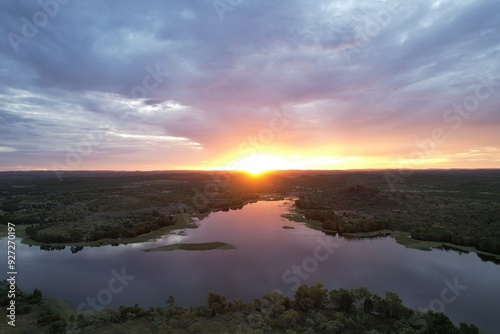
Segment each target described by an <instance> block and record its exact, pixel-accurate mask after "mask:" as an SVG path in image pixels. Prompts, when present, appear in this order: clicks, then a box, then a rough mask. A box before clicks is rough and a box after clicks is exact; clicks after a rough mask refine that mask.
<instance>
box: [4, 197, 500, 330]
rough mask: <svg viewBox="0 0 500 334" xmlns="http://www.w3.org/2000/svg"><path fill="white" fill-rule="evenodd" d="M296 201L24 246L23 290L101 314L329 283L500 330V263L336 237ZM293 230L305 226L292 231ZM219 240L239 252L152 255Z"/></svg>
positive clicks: (290, 291) (387, 240)
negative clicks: (183, 224)
mask: <svg viewBox="0 0 500 334" xmlns="http://www.w3.org/2000/svg"><path fill="white" fill-rule="evenodd" d="M289 204H290V203H289V202H285V201H279V202H258V203H254V204H250V205H247V206H245V207H244V208H243V209H242V210H238V211H230V212H218V213H213V214H211V215H210V216H209V217H208V218H205V219H204V220H202V221H201V222H200V227H199V228H197V229H188V230H186V235H169V236H166V237H163V238H161V239H159V240H157V241H154V242H148V243H142V244H131V245H121V246H118V247H113V246H105V247H86V248H84V249H83V250H82V251H80V252H78V253H75V254H73V253H71V251H70V249H69V247H67V248H66V249H64V250H59V251H42V250H40V248H39V247H29V246H25V245H22V244H20V242H19V240H18V242H17V260H18V261H17V263H18V277H17V279H18V286H19V287H20V288H21V289H25V290H28V291H31V290H33V289H34V288H38V289H40V290H42V292H43V293H44V295H46V296H50V297H54V298H58V299H62V300H65V301H67V302H68V303H70V304H71V305H72V306H73V307H74V308H75V309H76V308H78V307H79V306H80V307H81V308H82V309H85V310H89V309H91V308H92V307H91V306H88V305H89V304H88V298H94V299H96V301H95V304H94V305H97V306H98V307H99V306H103V305H104V306H107V307H110V306H119V305H133V304H135V303H139V304H140V305H141V306H144V307H149V306H163V305H165V301H166V300H167V298H168V295H170V294H172V295H174V296H175V300H176V305H204V304H205V303H206V298H207V295H208V292H209V291H210V290H213V291H217V292H219V293H221V294H223V295H225V296H226V297H228V299H234V298H242V299H243V300H244V301H246V302H251V301H252V300H253V299H254V298H256V297H260V296H262V295H263V294H264V293H266V292H269V291H272V290H281V291H282V292H283V293H285V294H287V295H290V296H293V292H294V290H293V289H294V287H295V286H296V284H297V283H299V282H300V283H307V284H315V283H317V282H321V283H323V285H324V286H325V287H326V288H328V289H338V288H346V289H350V288H355V287H359V286H365V287H367V288H368V289H370V290H371V291H372V292H373V293H376V294H379V295H381V296H383V295H384V294H385V292H386V291H394V292H396V293H397V294H399V296H400V297H401V299H402V300H403V301H404V303H405V305H407V306H409V307H412V308H414V309H419V308H429V307H430V305H431V303H434V307H436V308H439V307H440V306H443V305H444V307H445V309H444V313H446V314H447V315H448V316H449V317H450V318H451V319H452V320H453V321H454V322H455V323H458V322H460V321H465V322H472V323H475V324H477V325H478V326H479V327H480V328H481V329H483V330H486V331H488V332H490V333H496V332H498V331H499V330H500V317H498V310H500V298H499V297H500V284H499V283H500V266H499V265H495V264H493V263H491V262H483V261H481V260H480V259H479V258H478V257H477V256H476V255H475V254H459V253H457V252H453V251H443V250H433V251H430V252H423V251H418V250H412V249H406V248H404V247H403V246H401V245H398V244H397V243H396V242H395V241H394V240H393V239H391V238H378V239H370V240H367V239H363V240H356V241H352V240H347V239H344V238H339V237H332V236H326V235H324V234H323V233H321V232H318V231H315V230H311V229H309V228H307V227H305V226H304V225H303V224H302V223H294V222H290V221H287V220H286V219H284V218H282V217H281V216H280V215H281V214H282V213H286V212H287V210H288V207H289ZM284 225H288V226H293V227H295V229H293V230H288V229H283V228H282V227H283V226H284ZM209 241H223V242H228V243H231V244H234V245H236V246H237V249H235V250H211V251H199V252H196V251H173V252H143V251H142V250H143V249H146V248H151V247H157V246H162V245H167V244H171V243H178V242H209ZM325 245H327V246H326V248H325ZM0 247H1V248H0V249H2V254H5V253H4V251H3V250H4V249H7V240H6V238H3V239H1V240H0ZM113 270H115V273H114V274H113ZM123 271H124V273H125V274H126V275H128V279H127V277H125V278H124V279H122V281H123V282H124V283H120V281H119V280H116V279H114V277H116V275H117V273H122V272H123ZM2 276H3V277H5V274H2ZM132 276H133V277H134V278H133V279H132ZM445 280H447V281H448V282H450V283H451V284H453V283H454V281H455V280H456V281H457V283H458V284H459V285H460V286H463V287H462V288H461V290H459V291H458V293H459V294H460V295H459V296H455V295H454V294H453V292H452V291H451V290H450V291H447V292H446V293H445V295H444V296H445V299H447V298H448V299H447V300H448V301H449V300H451V299H453V300H454V301H453V302H450V303H448V304H445V303H443V302H438V301H437V300H439V299H441V294H442V291H443V289H445V288H447V285H446V283H445ZM110 282H111V283H112V284H111V286H110ZM124 285H126V286H124ZM464 286H466V288H464ZM111 291H113V292H111ZM84 305H85V306H84Z"/></svg>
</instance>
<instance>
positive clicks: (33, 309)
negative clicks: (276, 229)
mask: <svg viewBox="0 0 500 334" xmlns="http://www.w3.org/2000/svg"><path fill="white" fill-rule="evenodd" d="M8 289H9V287H8V283H7V282H6V281H2V282H0V295H1V296H7V291H8ZM165 302H166V304H167V306H166V307H151V308H149V309H144V308H142V307H140V306H139V305H137V304H135V305H134V306H120V307H119V308H118V309H104V310H100V311H97V312H95V313H90V312H81V313H75V312H73V311H72V310H71V309H70V308H69V307H68V306H67V305H65V304H63V303H61V302H58V301H54V300H51V299H46V298H44V297H43V296H42V291H39V290H37V289H35V290H34V292H33V293H32V294H31V293H26V292H23V291H21V290H18V291H17V298H16V307H17V318H16V326H15V327H11V326H9V325H8V324H7V323H6V321H2V322H1V323H0V332H1V333H41V334H60V333H75V334H84V333H92V334H107V333H158V334H160V333H172V334H184V333H185V334H191V333H198V334H213V333H254V334H261V333H283V334H294V333H297V334H298V333H304V334H313V333H346V334H350V333H353V334H355V333H370V334H378V333H406V334H417V333H439V334H478V333H479V329H478V328H477V327H476V326H475V325H473V324H466V323H460V325H459V326H458V327H457V326H455V325H454V324H453V323H452V322H451V321H450V320H449V319H448V317H446V315H444V314H443V313H436V312H434V311H428V312H426V313H420V312H417V311H414V310H412V309H410V308H408V307H405V306H404V305H403V303H402V301H401V299H400V298H399V297H398V295H397V294H395V293H392V292H387V293H386V294H385V296H384V297H380V296H378V295H374V294H372V293H371V292H370V291H368V290H367V289H366V288H357V289H353V290H350V291H348V290H344V289H339V290H331V291H328V290H327V289H325V288H323V286H322V285H321V284H316V285H313V286H307V285H302V286H300V287H299V288H298V289H297V290H296V292H295V295H294V298H293V299H290V298H289V297H287V296H285V295H282V294H280V293H278V292H269V293H266V294H265V295H263V296H262V297H260V298H256V299H255V300H254V301H253V302H252V303H244V302H243V301H242V300H239V299H236V300H232V301H228V300H227V298H226V297H224V296H223V295H220V294H218V293H216V292H209V294H208V297H207V306H198V307H177V306H176V305H175V296H172V295H170V296H165ZM7 303H8V299H7V298H6V297H2V298H0V306H1V307H2V310H3V313H4V315H5V313H6V309H7V308H6V306H7ZM4 318H5V316H4Z"/></svg>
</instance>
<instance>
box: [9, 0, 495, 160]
mask: <svg viewBox="0 0 500 334" xmlns="http://www.w3.org/2000/svg"><path fill="white" fill-rule="evenodd" d="M43 3H47V4H51V6H52V7H50V6H49V7H50V8H51V9H49V11H50V10H52V12H51V13H52V14H54V15H52V16H51V15H46V18H47V20H46V24H43V25H42V26H40V22H41V21H37V20H36V19H37V18H38V19H40V18H42V16H40V15H42V14H43V13H44V12H43V9H42V7H41V6H40V4H39V3H38V2H26V3H25V2H15V1H6V2H2V3H1V4H0V22H2V24H1V26H0V35H1V36H4V38H2V39H0V50H1V53H0V120H1V123H0V131H1V132H0V133H1V135H0V139H1V143H2V145H5V147H10V148H12V149H13V150H14V151H11V152H9V153H8V154H9V158H8V159H6V158H4V156H6V154H2V158H3V159H2V161H0V169H12V168H17V167H16V166H32V167H33V168H50V167H51V164H52V162H53V161H61V163H63V161H64V160H65V157H66V155H67V154H68V147H69V148H72V147H73V148H74V147H77V146H78V145H79V144H80V143H81V142H82V141H85V140H87V139H86V138H88V136H89V135H91V134H92V133H93V132H95V131H101V132H103V133H106V134H107V135H106V136H105V137H106V140H105V141H103V143H102V144H100V145H99V147H97V146H96V147H94V148H93V154H89V155H88V156H86V157H85V159H83V160H84V161H83V162H82V164H81V165H80V166H79V167H80V168H100V167H101V166H102V168H107V165H105V164H108V163H109V162H110V161H115V163H114V166H115V167H116V166H118V167H117V168H120V166H121V167H122V169H127V167H128V166H130V168H134V166H135V165H134V164H137V161H138V157H139V158H140V159H139V160H140V163H139V164H137V166H139V165H140V166H157V167H158V168H166V169H168V168H180V167H183V166H188V165H189V166H193V165H196V163H197V162H200V161H216V160H217V159H221V157H226V156H230V155H231V154H233V155H234V154H237V153H238V146H239V145H241V144H242V143H244V142H245V141H246V140H247V139H248V137H249V136H256V135H257V134H258V133H259V131H261V130H262V129H263V128H265V127H267V126H268V124H269V121H270V120H271V119H272V117H273V110H275V109H283V108H289V109H294V108H295V109H297V110H299V109H300V111H299V116H298V117H297V118H296V119H294V121H293V122H291V124H289V125H288V126H287V127H286V129H285V130H283V131H281V132H280V133H276V135H275V136H274V139H273V142H272V143H269V145H267V146H268V149H272V148H274V147H288V148H289V149H288V150H284V151H286V152H289V153H287V154H290V155H293V150H294V149H296V150H298V151H301V150H303V149H304V148H307V147H321V150H322V152H319V150H318V152H314V153H311V154H312V155H313V156H314V157H316V158H317V159H319V160H317V161H323V160H321V159H322V158H321V157H329V156H331V157H338V156H339V155H340V154H342V155H343V156H346V157H351V156H355V157H357V156H360V155H363V156H377V157H386V158H387V159H388V160H389V161H398V159H399V158H398V157H399V156H400V155H402V154H405V152H406V153H410V152H407V150H408V149H409V147H410V146H411V145H412V144H413V143H414V142H415V141H416V140H422V139H423V138H426V137H428V136H429V134H430V133H432V131H433V129H434V128H436V127H443V128H446V129H448V127H449V124H447V123H446V122H444V121H443V114H444V113H445V112H446V110H447V109H448V108H450V107H452V106H453V104H455V103H462V101H463V100H464V98H465V97H466V96H468V95H470V94H473V93H474V90H475V87H476V86H477V85H478V82H479V78H484V77H491V76H492V74H494V73H499V70H500V64H499V63H498V56H499V53H500V47H499V45H500V36H498V34H497V33H496V32H497V27H498V26H499V24H500V14H499V13H500V3H498V2H495V1H489V2H488V1H468V0H463V1H441V2H438V1H431V0H428V1H419V2H416V3H407V2H401V1H399V2H398V1H370V2H365V3H360V2H355V1H347V2H346V1H331V0H330V1H326V0H325V1H315V2H305V1H298V0H297V1H284V0H278V1H273V2H267V1H244V2H242V3H241V4H239V5H238V6H233V7H234V8H232V10H231V11H227V12H225V13H224V17H223V18H224V19H223V20H221V19H220V18H219V16H218V14H217V11H216V10H215V8H214V6H213V3H212V2H211V1H208V2H202V1H196V0H192V1H183V2H179V1H160V0H154V1H148V2H147V3H140V4H139V3H138V2H137V1H120V2H117V1H109V2H100V1H91V0H88V1H83V2H82V1H70V2H68V3H67V4H60V3H59V2H56V0H47V1H46V2H43ZM55 4H58V5H57V10H55V9H56V5H55ZM47 8H48V7H47ZM37 13H42V14H37ZM37 15H38V16H37ZM26 22H28V23H26ZM37 22H38V26H37ZM42 23H43V22H42ZM29 25H32V26H31V27H34V28H35V30H36V33H35V32H33V31H31V33H32V34H31V35H33V36H29V37H26V36H25V35H26V34H23V32H26V31H27V30H29V27H28V26H29ZM14 34H15V36H19V37H21V38H23V39H22V42H19V40H18V42H17V43H15V42H13V40H12V36H14ZM9 36H10V37H9ZM16 51H17V52H16ZM494 89H495V92H493V93H492V94H491V96H490V97H489V98H488V99H487V100H485V101H481V105H480V108H479V109H478V111H477V112H475V113H474V115H472V116H470V117H468V118H466V119H465V118H464V119H463V122H462V125H461V127H460V128H459V129H458V130H457V131H451V130H448V134H449V136H450V139H449V141H447V142H446V143H445V144H443V145H442V146H441V147H440V149H442V150H445V151H446V150H448V149H449V150H451V149H452V148H454V147H462V148H463V149H462V151H467V150H468V149H472V148H474V147H485V146H491V147H498V139H499V138H498V135H495V133H496V130H494V129H495V126H496V128H498V125H499V122H500V114H499V113H498V111H497V106H498V104H499V102H500V94H498V93H499V92H498V91H499V90H500V87H499V86H498V85H497V86H496V87H494ZM299 106H301V107H299ZM103 124H106V126H104V127H103ZM455 133H461V134H462V136H460V135H455ZM152 152H155V153H152ZM159 152H161V154H159ZM453 152H454V151H453ZM4 153H5V152H4ZM443 154H452V151H448V152H444V153H443ZM158 156H160V157H161V158H160V159H158ZM165 157H168V158H165ZM314 157H312V159H314ZM336 159H337V160H336V161H338V159H340V158H336ZM324 161H328V160H324ZM346 163H348V161H346ZM457 163H459V162H457ZM63 164H64V163H63ZM214 165H221V162H220V161H218V162H217V163H215V162H214ZM325 165H326V164H325ZM332 166H333V165H332ZM205 167H208V166H205Z"/></svg>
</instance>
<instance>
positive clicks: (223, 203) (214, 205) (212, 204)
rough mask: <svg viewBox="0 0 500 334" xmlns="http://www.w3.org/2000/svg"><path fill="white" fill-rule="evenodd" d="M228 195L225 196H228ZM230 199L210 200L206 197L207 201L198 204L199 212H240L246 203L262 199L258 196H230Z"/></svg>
mask: <svg viewBox="0 0 500 334" xmlns="http://www.w3.org/2000/svg"><path fill="white" fill-rule="evenodd" d="M227 195H228V194H224V196H227ZM229 197H230V198H210V197H209V196H205V201H200V203H197V204H198V206H197V210H198V211H199V212H200V213H208V212H212V211H229V210H240V209H242V208H243V206H244V205H245V203H246V202H248V201H256V200H258V199H259V198H260V197H259V195H256V194H230V196H229Z"/></svg>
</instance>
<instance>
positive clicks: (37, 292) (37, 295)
mask: <svg viewBox="0 0 500 334" xmlns="http://www.w3.org/2000/svg"><path fill="white" fill-rule="evenodd" d="M41 300H42V292H41V291H40V290H38V289H35V290H33V304H38V303H39V302H40V301H41Z"/></svg>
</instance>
